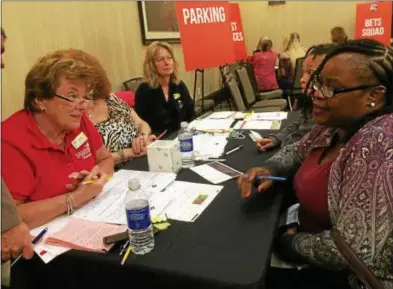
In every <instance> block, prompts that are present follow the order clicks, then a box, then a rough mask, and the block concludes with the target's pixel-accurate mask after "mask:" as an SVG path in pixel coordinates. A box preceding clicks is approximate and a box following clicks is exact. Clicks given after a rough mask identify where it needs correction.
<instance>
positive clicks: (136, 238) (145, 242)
mask: <svg viewBox="0 0 393 289" xmlns="http://www.w3.org/2000/svg"><path fill="white" fill-rule="evenodd" d="M128 188H129V191H128V193H127V195H126V198H125V203H126V216H127V224H128V236H129V238H130V245H131V250H132V252H133V253H134V254H137V255H144V254H147V253H149V252H150V251H151V250H153V248H154V233H153V225H152V223H151V217H150V207H149V199H148V197H147V195H146V194H145V193H144V192H143V190H141V184H140V182H139V179H130V180H129V181H128Z"/></svg>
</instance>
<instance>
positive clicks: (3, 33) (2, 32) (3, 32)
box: [1, 27, 7, 39]
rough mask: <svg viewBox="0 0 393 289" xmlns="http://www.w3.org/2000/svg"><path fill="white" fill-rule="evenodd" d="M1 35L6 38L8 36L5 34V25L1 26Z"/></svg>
mask: <svg viewBox="0 0 393 289" xmlns="http://www.w3.org/2000/svg"><path fill="white" fill-rule="evenodd" d="M1 37H3V38H4V39H6V38H7V35H6V34H5V31H4V29H3V27H1Z"/></svg>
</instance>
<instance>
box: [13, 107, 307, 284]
mask: <svg viewBox="0 0 393 289" xmlns="http://www.w3.org/2000/svg"><path fill="white" fill-rule="evenodd" d="M298 119H299V114H296V113H290V114H289V115H288V119H287V120H286V121H284V122H283V125H287V124H288V123H291V122H293V121H295V120H298ZM261 133H262V135H266V133H267V132H266V131H262V132H261ZM239 143H241V144H243V145H244V147H243V149H241V150H238V151H237V152H235V153H233V154H231V155H229V156H227V157H226V159H227V162H226V163H227V164H228V165H229V166H232V167H233V168H235V169H238V170H240V171H245V170H246V169H248V168H249V167H251V166H256V165H258V164H261V163H262V162H263V161H264V160H267V159H268V158H269V157H271V156H272V155H273V153H274V152H266V153H262V154H260V153H258V152H257V151H256V148H255V143H254V142H252V140H251V139H250V138H249V137H248V136H247V137H246V139H244V140H230V142H229V143H228V145H227V150H229V149H231V148H232V147H235V146H236V145H238V144H239ZM126 169H134V170H147V169H148V167H147V160H146V158H140V159H135V160H133V161H132V162H131V163H130V164H129V165H127V167H126ZM177 179H178V180H183V181H191V182H201V183H207V181H205V180H204V179H203V178H201V177H200V176H199V175H197V174H196V173H194V172H193V171H191V170H182V171H181V172H179V174H178V178H177ZM224 185H225V186H224V189H223V190H222V191H221V192H220V194H219V195H218V196H217V197H216V198H215V200H214V201H213V202H212V203H211V204H210V206H209V207H208V208H207V209H206V210H205V211H204V212H203V214H202V215H201V216H200V217H199V218H198V219H197V220H196V221H195V222H194V223H183V222H176V221H171V224H172V226H171V227H170V228H169V229H168V230H166V231H164V232H161V233H160V234H158V235H157V236H156V239H155V243H156V244H155V248H154V250H153V251H152V252H151V253H150V254H147V255H144V256H136V255H131V256H130V257H129V258H128V260H127V262H126V264H125V265H124V266H120V260H121V257H120V256H119V245H117V246H115V247H114V248H113V249H112V250H111V251H110V252H109V253H108V254H96V253H89V252H82V251H70V252H68V253H66V254H64V255H62V256H60V257H58V258H56V259H55V260H53V261H52V262H51V263H49V264H48V265H45V264H43V263H42V262H41V261H40V260H39V259H38V257H35V258H34V259H33V260H31V261H21V262H19V264H18V265H17V266H15V268H13V272H12V278H13V279H12V282H13V288H39V289H44V288H51V289H61V288H67V289H71V288H95V289H99V288H121V287H129V288H131V286H132V287H134V286H138V287H137V288H138V289H139V288H204V289H207V288H258V287H260V286H261V285H263V276H264V273H265V271H266V269H267V266H268V264H269V263H270V252H271V245H272V240H273V236H274V232H275V228H276V225H277V222H278V218H279V211H280V206H281V203H282V194H279V193H277V192H278V191H279V188H275V189H274V190H272V191H270V192H267V193H265V194H259V195H254V196H252V197H251V198H250V199H248V200H243V199H241V198H240V192H239V191H238V189H237V187H236V180H230V181H228V182H226V183H224Z"/></svg>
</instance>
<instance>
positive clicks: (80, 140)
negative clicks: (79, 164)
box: [71, 132, 87, 149]
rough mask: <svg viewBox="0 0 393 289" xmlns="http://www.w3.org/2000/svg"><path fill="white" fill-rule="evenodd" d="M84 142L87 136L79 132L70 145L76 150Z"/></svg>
mask: <svg viewBox="0 0 393 289" xmlns="http://www.w3.org/2000/svg"><path fill="white" fill-rule="evenodd" d="M85 141H87V136H86V135H85V134H84V132H81V133H80V134H78V135H77V136H76V138H75V139H74V140H73V141H72V142H71V143H72V146H73V147H74V148H75V149H78V148H79V147H80V146H81V145H83V143H84V142H85Z"/></svg>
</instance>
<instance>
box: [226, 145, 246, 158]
mask: <svg viewBox="0 0 393 289" xmlns="http://www.w3.org/2000/svg"><path fill="white" fill-rule="evenodd" d="M242 147H243V145H239V146H238V147H235V148H234V149H232V150H230V151H229V152H226V153H225V155H226V156H227V155H230V154H231V153H233V152H235V151H237V150H240V149H241V148H242Z"/></svg>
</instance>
